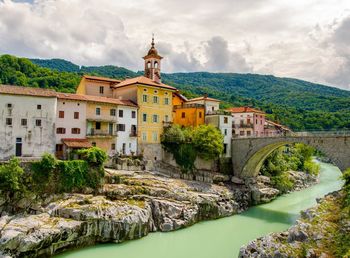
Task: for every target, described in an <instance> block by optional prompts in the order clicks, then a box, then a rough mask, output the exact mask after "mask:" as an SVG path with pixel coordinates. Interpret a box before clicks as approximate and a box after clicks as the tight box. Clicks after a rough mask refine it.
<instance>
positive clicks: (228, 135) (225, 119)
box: [205, 111, 232, 157]
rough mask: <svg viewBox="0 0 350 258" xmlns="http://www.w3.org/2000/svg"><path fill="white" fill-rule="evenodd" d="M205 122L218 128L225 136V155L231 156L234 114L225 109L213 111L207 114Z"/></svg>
mask: <svg viewBox="0 0 350 258" xmlns="http://www.w3.org/2000/svg"><path fill="white" fill-rule="evenodd" d="M205 123H206V124H212V125H214V126H215V127H216V128H218V129H219V130H220V131H221V133H222V135H223V136H224V154H223V155H224V156H225V157H231V141H232V116H231V114H230V113H228V112H225V111H216V112H211V114H207V115H206V116H205Z"/></svg>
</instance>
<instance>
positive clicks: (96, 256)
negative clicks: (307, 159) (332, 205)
mask: <svg viewBox="0 0 350 258" xmlns="http://www.w3.org/2000/svg"><path fill="white" fill-rule="evenodd" d="M320 165H321V174H320V183H319V184H317V185H315V186H312V187H310V188H308V189H305V190H302V191H299V192H294V193H290V194H286V195H284V196H281V197H279V198H277V199H276V200H274V201H273V202H271V203H268V204H264V205H259V206H256V207H252V208H250V209H249V210H247V211H246V212H244V213H242V214H240V215H234V216H231V217H228V218H222V219H218V220H214V221H206V222H200V223H198V224H196V225H194V226H192V227H189V228H186V229H182V230H178V231H174V232H169V233H151V234H149V235H148V236H146V237H144V238H141V239H139V240H133V241H129V242H125V243H121V244H113V243H112V244H100V245H96V246H92V247H88V248H83V249H78V250H74V251H68V252H65V253H62V254H60V255H57V256H56V257H57V258H106V257H116V258H141V257H142V258H233V257H237V255H238V252H239V248H240V247H241V246H242V245H244V244H246V243H248V242H249V241H250V240H253V239H255V238H257V237H260V236H263V235H266V234H268V233H270V232H277V231H283V230H286V229H287V228H289V227H290V226H291V225H292V224H294V222H295V220H296V219H297V218H298V216H299V212H300V211H301V210H304V209H306V208H309V207H312V206H314V205H315V204H316V201H315V199H316V198H318V197H322V196H324V195H325V194H327V193H329V192H332V191H335V190H338V189H340V187H341V185H342V182H341V180H340V179H339V177H340V175H341V173H340V171H339V169H338V168H336V167H335V166H333V165H330V164H326V163H320Z"/></svg>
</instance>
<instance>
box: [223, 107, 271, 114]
mask: <svg viewBox="0 0 350 258" xmlns="http://www.w3.org/2000/svg"><path fill="white" fill-rule="evenodd" d="M227 111H229V112H231V113H260V114H265V112H263V111H261V110H259V109H255V108H251V107H232V108H229V109H227Z"/></svg>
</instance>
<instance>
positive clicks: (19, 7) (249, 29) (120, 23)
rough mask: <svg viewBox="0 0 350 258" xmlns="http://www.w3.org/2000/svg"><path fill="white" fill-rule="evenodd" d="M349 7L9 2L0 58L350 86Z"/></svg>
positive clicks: (1, 9)
mask: <svg viewBox="0 0 350 258" xmlns="http://www.w3.org/2000/svg"><path fill="white" fill-rule="evenodd" d="M349 17H350V4H349V1H348V0H324V1H319V0H310V1H304V0H295V1H290V0H266V1H261V0H245V1H241V0H220V1H212V0H192V1H183V0H178V1H174V0H140V1H130V0H118V1H110V0H99V1H94V0H34V1H29V0H27V1H25V0H17V1H11V0H0V53H10V54H14V55H19V56H26V57H39V58H64V59H68V60H70V61H73V62H75V63H77V64H80V65H103V64H115V65H118V66H124V67H127V68H129V69H133V70H141V69H143V62H142V59H141V57H142V56H143V55H144V54H145V52H146V50H147V48H148V47H149V41H150V37H151V34H152V32H154V33H155V34H156V41H157V47H158V49H159V52H160V53H161V54H162V55H163V56H164V57H165V58H164V59H163V60H164V61H163V66H162V67H163V70H164V71H166V72H176V71H213V72H256V73H269V74H275V75H277V76H288V77H296V78H301V79H306V80H311V81H315V82H321V83H329V84H333V85H336V86H339V87H344V88H346V87H348V86H349V81H350V77H349V74H350V57H349V56H350V54H349V45H350V42H349V41H350V40H349V35H350V33H348V31H349V29H350V25H349V24H350V18H349Z"/></svg>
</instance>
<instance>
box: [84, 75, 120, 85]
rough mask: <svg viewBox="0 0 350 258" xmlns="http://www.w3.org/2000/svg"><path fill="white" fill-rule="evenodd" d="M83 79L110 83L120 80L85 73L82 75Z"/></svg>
mask: <svg viewBox="0 0 350 258" xmlns="http://www.w3.org/2000/svg"><path fill="white" fill-rule="evenodd" d="M83 77H84V78H85V79H88V80H93V81H105V82H110V83H119V82H121V80H117V79H112V78H107V77H99V76H92V75H85V74H84V76H83Z"/></svg>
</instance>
